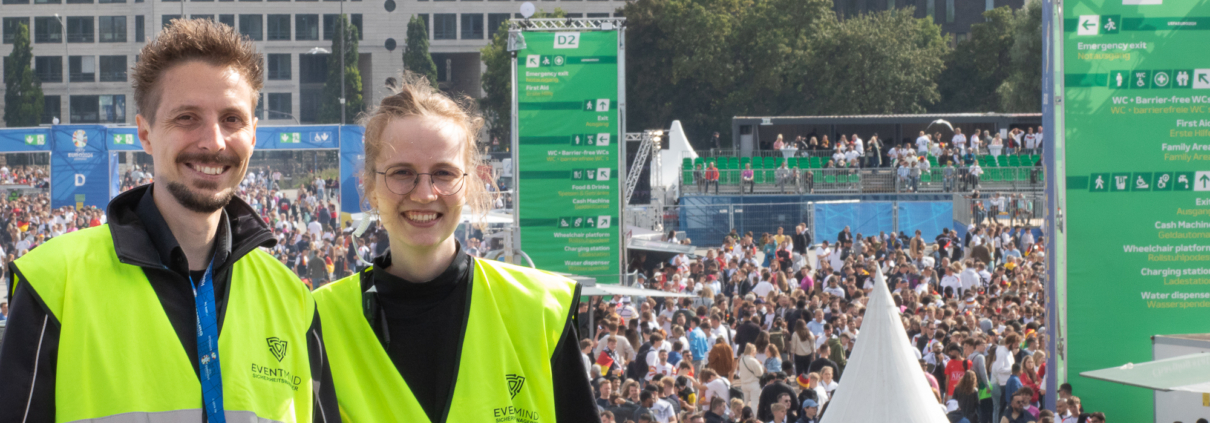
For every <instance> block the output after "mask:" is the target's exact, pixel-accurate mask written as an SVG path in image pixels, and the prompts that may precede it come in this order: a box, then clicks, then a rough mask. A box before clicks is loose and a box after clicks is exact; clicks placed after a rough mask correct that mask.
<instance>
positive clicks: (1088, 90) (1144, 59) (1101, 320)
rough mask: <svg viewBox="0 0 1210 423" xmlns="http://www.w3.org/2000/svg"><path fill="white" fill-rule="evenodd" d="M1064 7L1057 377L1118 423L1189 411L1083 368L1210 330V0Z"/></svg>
mask: <svg viewBox="0 0 1210 423" xmlns="http://www.w3.org/2000/svg"><path fill="white" fill-rule="evenodd" d="M1062 4H1063V8H1064V9H1063V15H1064V16H1065V21H1064V22H1063V33H1064V36H1063V41H1062V42H1063V67H1062V69H1063V73H1064V74H1065V78H1064V81H1066V84H1065V85H1064V87H1065V88H1064V89H1065V91H1064V92H1063V93H1062V94H1063V103H1062V108H1061V109H1060V110H1062V111H1063V121H1064V122H1065V123H1064V127H1063V128H1062V130H1063V134H1064V137H1065V143H1064V144H1063V145H1064V146H1065V147H1064V148H1065V151H1063V152H1062V158H1060V160H1065V161H1066V162H1065V163H1066V172H1067V175H1066V176H1067V178H1066V179H1065V181H1066V182H1067V185H1066V188H1067V190H1066V209H1065V210H1064V212H1065V213H1066V219H1065V221H1066V224H1067V232H1066V239H1067V256H1066V257H1067V266H1066V272H1067V273H1066V276H1067V279H1066V287H1065V288H1066V289H1065V292H1066V302H1065V303H1063V302H1060V303H1059V307H1060V308H1062V307H1064V305H1065V307H1066V327H1061V328H1059V331H1058V334H1059V335H1058V336H1060V337H1062V338H1064V339H1063V343H1061V344H1058V345H1060V346H1065V347H1066V349H1065V358H1066V360H1067V371H1066V374H1065V375H1060V379H1059V380H1060V381H1070V382H1071V384H1072V385H1074V386H1076V391H1077V395H1078V396H1079V397H1080V398H1081V399H1082V404H1083V406H1084V408H1085V409H1086V410H1090V411H1103V412H1105V414H1106V415H1107V416H1111V417H1110V419H1112V420H1114V421H1130V422H1143V421H1147V422H1150V421H1158V422H1171V421H1176V420H1180V421H1194V420H1197V417H1201V416H1192V415H1189V416H1185V415H1182V416H1167V415H1165V414H1164V413H1165V412H1166V411H1165V410H1166V409H1167V408H1169V407H1165V406H1162V404H1156V401H1155V398H1156V394H1155V393H1154V392H1153V391H1150V390H1147V389H1142V388H1136V387H1129V386H1126V385H1121V384H1115V383H1111V382H1104V381H1099V380H1093V379H1088V378H1084V377H1081V376H1079V374H1080V373H1081V372H1085V371H1089V370H1096V369H1104V368H1109V367H1116V366H1122V365H1124V364H1126V363H1131V362H1133V363H1139V362H1144V361H1150V360H1152V359H1153V356H1152V341H1151V336H1153V335H1169V334H1188V333H1207V332H1210V323H1208V322H1210V247H1207V246H1208V245H1210V225H1206V224H1205V222H1207V221H1208V220H1210V218H1208V216H1210V56H1208V55H1207V54H1206V52H1207V51H1208V49H1210V47H1208V46H1210V2H1206V1H1181V0H1082V1H1067V2H1063V3H1062ZM1060 206H1062V205H1061V204H1060ZM1058 271H1060V272H1061V271H1063V269H1062V268H1060V269H1058ZM1058 288H1059V289H1060V290H1062V289H1064V286H1063V285H1062V284H1059V285H1058ZM1052 339H1053V338H1052ZM1061 351H1063V350H1061ZM1048 377H1049V375H1048ZM1157 377H1159V376H1157ZM1047 395H1050V392H1047ZM1191 395H1193V394H1191ZM1200 400H1201V396H1200V395H1196V398H1195V399H1194V401H1195V402H1194V403H1190V404H1189V405H1190V406H1195V407H1199V408H1200V406H1201V405H1202V402H1201V401H1200ZM1161 402H1162V401H1161ZM1157 405H1160V406H1159V407H1157ZM1182 407H1183V406H1182ZM1203 410H1207V409H1204V408H1203Z"/></svg>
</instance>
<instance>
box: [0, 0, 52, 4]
mask: <svg viewBox="0 0 1210 423" xmlns="http://www.w3.org/2000/svg"><path fill="white" fill-rule="evenodd" d="M25 3H27V2H21V4H25ZM59 3H60V0H34V4H59ZM5 4H7V2H5Z"/></svg>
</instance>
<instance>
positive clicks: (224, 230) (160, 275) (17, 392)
mask: <svg viewBox="0 0 1210 423" xmlns="http://www.w3.org/2000/svg"><path fill="white" fill-rule="evenodd" d="M223 211H224V214H223V219H222V221H221V222H220V223H219V227H218V233H217V235H216V237H215V249H214V263H215V268H214V287H215V292H214V294H215V300H216V302H217V303H218V307H217V308H218V325H219V331H220V333H221V331H222V327H223V323H224V322H223V320H224V316H225V315H226V306H227V298H228V295H227V294H228V292H229V291H230V287H231V268H232V265H234V263H235V262H236V261H238V260H239V259H240V258H241V257H243V256H244V255H245V254H247V253H249V252H251V251H252V250H254V249H256V248H257V247H273V245H274V244H275V243H276V241H275V240H274V238H273V234H272V232H271V231H270V229H269V227H268V226H267V225H266V224H265V223H264V221H263V220H261V218H260V216H258V215H257V214H256V212H255V211H253V210H252V208H251V207H249V206H248V204H246V203H244V202H243V201H242V200H240V199H238V198H233V199H232V200H231V203H230V204H228V205H227V206H226V207H224V209H223ZM107 218H108V222H109V231H110V233H111V234H112V235H113V239H114V246H115V250H116V253H117V255H118V259H119V260H120V261H121V262H122V263H124V264H128V265H132V266H139V267H141V268H142V269H143V272H144V273H145V274H146V275H147V280H148V281H149V282H150V283H151V287H152V288H153V289H154V290H155V293H156V296H157V297H159V300H160V304H161V305H163V307H164V312H165V314H166V315H167V317H168V320H169V322H170V323H171V324H172V327H173V329H174V330H175V331H176V333H177V337H178V338H179V339H180V341H181V344H182V346H183V347H184V349H183V351H197V333H196V329H195V327H196V326H197V315H196V311H195V304H194V299H193V285H192V283H191V282H190V281H189V264H188V262H187V261H186V259H185V254H184V252H183V251H182V250H181V248H180V245H179V244H178V243H177V241H176V238H175V237H174V236H173V234H172V232H171V231H170V230H169V229H168V224H167V223H166V222H165V221H164V217H163V215H161V214H160V211H159V209H158V208H157V207H156V206H155V203H154V202H153V201H152V194H151V185H145V186H142V187H138V188H135V189H132V190H130V191H127V192H125V193H123V194H121V195H119V196H117V197H116V198H114V199H113V201H111V202H110V203H109V207H108V209H107ZM64 236H65V237H69V236H71V235H70V234H68V235H64ZM9 272H10V274H12V275H14V278H13V279H12V280H14V281H17V282H15V283H14V284H13V285H14V286H13V287H12V289H13V292H12V293H11V296H12V299H11V304H10V308H9V312H10V313H9V320H8V327H7V330H6V331H5V333H4V343H3V346H2V347H0V381H4V382H3V383H0V421H2V422H53V421H55V383H56V379H55V369H56V367H57V360H58V349H59V334H60V330H61V328H60V326H59V322H58V320H57V319H56V318H55V316H54V314H52V313H51V312H50V309H49V308H47V307H46V304H45V303H44V302H43V301H42V298H41V297H40V296H39V295H38V292H37V291H35V290H34V289H33V288H32V287H30V285H29V284H28V283H21V282H20V281H21V280H24V276H21V269H20V268H19V267H18V266H17V265H16V264H15V263H10V264H9ZM97 282H98V283H104V282H105V281H97ZM283 282H286V281H283ZM44 322H45V325H44V324H43V323H44ZM322 336H323V335H322V331H321V330H320V322H319V312H318V311H316V314H315V317H314V320H313V321H312V325H311V328H310V329H309V330H308V336H307V339H308V340H309V342H308V343H307V346H306V348H307V351H308V355H309V357H310V363H311V374H312V377H313V378H314V380H315V382H316V383H317V386H316V387H315V389H316V390H317V392H316V395H315V404H314V406H315V407H314V408H315V413H314V416H313V417H314V421H315V422H339V421H340V416H339V411H338V405H337V403H336V391H335V387H334V386H333V384H332V373H331V369H330V368H329V366H328V359H327V356H326V353H325V351H324V349H323V346H322V344H321V343H320V342H319V340H320V339H322ZM188 356H189V361H190V362H191V363H192V364H193V369H194V371H195V372H197V371H198V369H199V365H198V357H197V354H188ZM199 405H200V404H199ZM203 419H204V416H203Z"/></svg>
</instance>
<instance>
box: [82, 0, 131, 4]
mask: <svg viewBox="0 0 1210 423" xmlns="http://www.w3.org/2000/svg"><path fill="white" fill-rule="evenodd" d="M90 3H91V2H90ZM97 3H101V4H105V3H126V0H97Z"/></svg>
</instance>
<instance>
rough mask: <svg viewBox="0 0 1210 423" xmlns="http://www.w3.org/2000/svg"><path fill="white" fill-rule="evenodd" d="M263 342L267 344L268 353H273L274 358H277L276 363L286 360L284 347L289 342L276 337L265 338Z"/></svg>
mask: <svg viewBox="0 0 1210 423" xmlns="http://www.w3.org/2000/svg"><path fill="white" fill-rule="evenodd" d="M265 340H266V341H268V342H269V352H271V353H273V356H274V357H277V362H279V363H280V362H281V360H282V359H283V358H286V346H287V345H288V344H289V342H286V340H284V339H279V338H277V337H272V338H266V339H265Z"/></svg>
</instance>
